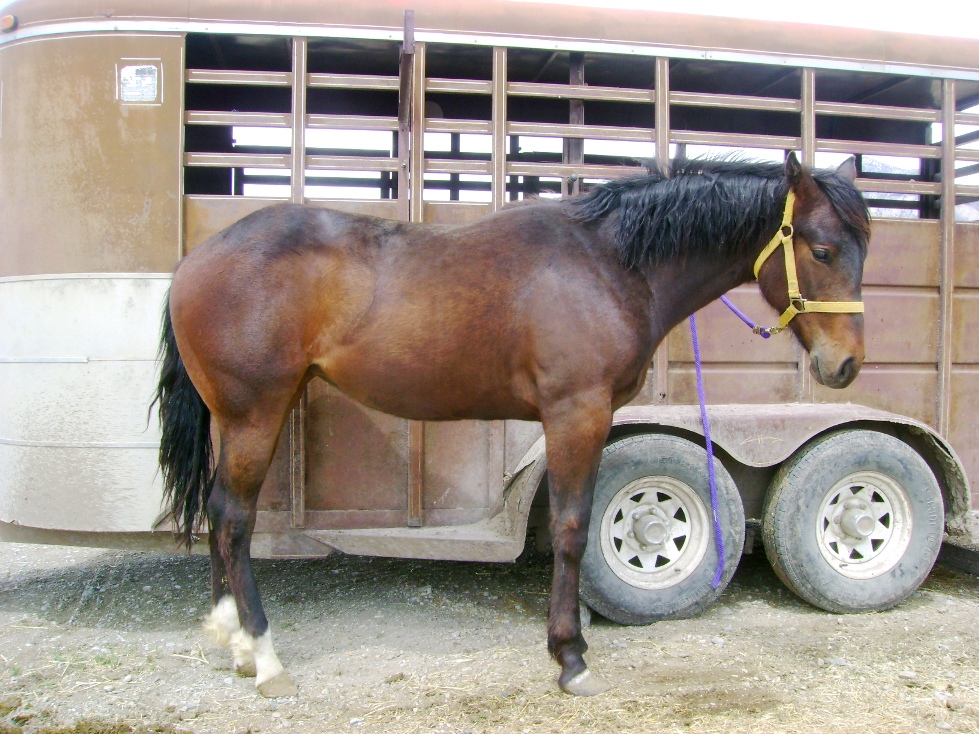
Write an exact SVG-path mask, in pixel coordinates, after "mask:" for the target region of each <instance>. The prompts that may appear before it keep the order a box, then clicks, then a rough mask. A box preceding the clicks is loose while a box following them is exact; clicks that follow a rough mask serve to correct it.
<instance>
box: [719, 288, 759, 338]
mask: <svg viewBox="0 0 979 734" xmlns="http://www.w3.org/2000/svg"><path fill="white" fill-rule="evenodd" d="M721 303H723V304H724V305H725V306H727V307H728V308H729V309H731V310H732V311H733V312H734V315H735V316H737V317H738V318H739V319H741V320H742V321H744V322H745V323H746V324H747V325H748V326H750V327H751V330H752V331H754V332H755V333H756V334H759V335H760V336H761V338H762V339H768V338H769V337H771V334H769V333H768V332H767V331H763V330H761V329H759V328H758V325H757V324H756V323H755V322H754V321H752V320H751V319H749V318H748V317H747V316H745V314H744V313H743V312H742V311H741V309H740V308H738V307H737V306H735V305H734V304H733V303H731V299H729V298H728V297H727V296H721Z"/></svg>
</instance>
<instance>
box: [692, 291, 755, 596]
mask: <svg viewBox="0 0 979 734" xmlns="http://www.w3.org/2000/svg"><path fill="white" fill-rule="evenodd" d="M722 298H723V296H722ZM728 305H730V304H728ZM735 311H736V312H737V309H735ZM742 318H743V319H747V317H744V316H742ZM690 335H691V336H692V337H693V360H694V364H695V365H696V367H697V396H698V397H699V398H700V422H701V423H702V424H703V426H704V442H705V443H706V444H707V479H708V482H709V483H710V509H711V512H712V513H713V515H714V537H715V538H716V540H717V573H716V574H714V582H713V584H712V585H713V588H715V589H716V588H717V587H718V586H720V584H721V577H722V576H723V575H724V535H723V533H721V518H720V513H719V512H718V510H717V478H716V476H715V475H714V443H713V442H712V441H711V438H710V421H708V420H707V398H706V396H705V395H704V375H703V372H702V371H701V368H700V343H699V342H698V341H697V319H696V318H695V317H694V316H693V314H691V315H690Z"/></svg>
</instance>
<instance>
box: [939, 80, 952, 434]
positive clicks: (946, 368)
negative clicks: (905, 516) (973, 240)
mask: <svg viewBox="0 0 979 734" xmlns="http://www.w3.org/2000/svg"><path fill="white" fill-rule="evenodd" d="M941 155H942V171H954V170H955V81H953V80H952V79H945V80H943V81H942V144H941ZM941 185H942V210H941V227H942V230H941V259H940V261H939V266H938V267H939V273H940V277H939V281H938V289H939V294H940V296H941V298H940V301H939V305H938V395H937V402H938V405H937V406H936V407H937V416H938V425H937V426H936V428H938V432H939V433H940V434H941V435H943V436H947V435H948V429H949V423H950V420H951V415H952V340H953V339H952V315H953V313H954V309H953V297H954V295H955V293H954V291H955V176H947V175H946V176H942V183H941Z"/></svg>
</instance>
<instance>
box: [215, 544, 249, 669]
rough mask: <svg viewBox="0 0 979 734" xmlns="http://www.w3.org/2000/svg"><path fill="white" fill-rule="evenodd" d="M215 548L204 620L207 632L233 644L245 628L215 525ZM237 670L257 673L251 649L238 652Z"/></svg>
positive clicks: (218, 641) (220, 643)
mask: <svg viewBox="0 0 979 734" xmlns="http://www.w3.org/2000/svg"><path fill="white" fill-rule="evenodd" d="M208 541H209V545H210V551H211V613H210V615H208V618H207V620H206V621H205V622H204V632H205V633H206V634H207V636H208V637H209V638H210V640H211V642H213V643H214V644H215V645H218V646H219V647H224V646H226V645H230V643H231V640H232V638H236V637H237V634H238V633H239V632H240V630H241V623H240V622H239V621H238V606H237V604H235V599H234V597H233V596H232V595H231V591H230V590H229V588H228V572H227V569H226V568H225V566H224V559H222V558H221V550H220V548H219V546H218V534H217V533H216V532H214V529H213V526H212V527H211V530H210V532H209V533H208ZM234 666H235V672H236V673H238V675H241V676H245V677H252V678H253V677H255V673H256V670H255V658H254V657H252V655H251V653H250V652H248V651H247V650H236V651H235V652H234Z"/></svg>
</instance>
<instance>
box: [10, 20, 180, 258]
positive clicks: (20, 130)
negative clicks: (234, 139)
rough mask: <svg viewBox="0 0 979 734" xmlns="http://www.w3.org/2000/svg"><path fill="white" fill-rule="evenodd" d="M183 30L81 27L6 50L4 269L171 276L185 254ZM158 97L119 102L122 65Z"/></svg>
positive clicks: (21, 43)
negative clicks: (147, 71) (151, 73)
mask: <svg viewBox="0 0 979 734" xmlns="http://www.w3.org/2000/svg"><path fill="white" fill-rule="evenodd" d="M182 56H183V38H182V37H181V36H179V35H138V36H137V35H121V34H106V35H83V36H65V37H57V36H55V37H44V38H37V39H28V40H26V41H23V42H20V43H15V44H11V45H7V46H3V47H2V48H0V83H2V85H3V120H2V123H3V127H2V131H0V135H2V136H3V144H2V145H0V221H2V222H3V223H4V228H5V230H6V231H5V232H4V234H3V239H4V241H5V242H7V243H11V244H12V245H14V246H7V247H3V248H0V277H2V276H11V275H35V274H41V273H44V274H52V273H80V272H81V273H91V272H123V273H155V272H157V273H158V272H169V271H171V270H172V269H173V267H174V265H175V264H176V262H177V260H178V258H179V256H180V235H181V232H180V204H181V202H180V193H181V187H180V176H181V168H180V155H181V151H180V145H181V138H180V135H179V134H177V135H175V134H174V131H176V130H179V129H180V113H181V101H180V100H181V95H182V87H183V85H182V79H181V76H182ZM137 64H138V65H154V66H157V68H158V70H159V86H158V91H157V100H156V102H153V103H140V104H126V103H122V102H120V101H119V100H118V89H117V85H118V77H119V73H120V70H121V68H123V67H125V66H127V65H137Z"/></svg>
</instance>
